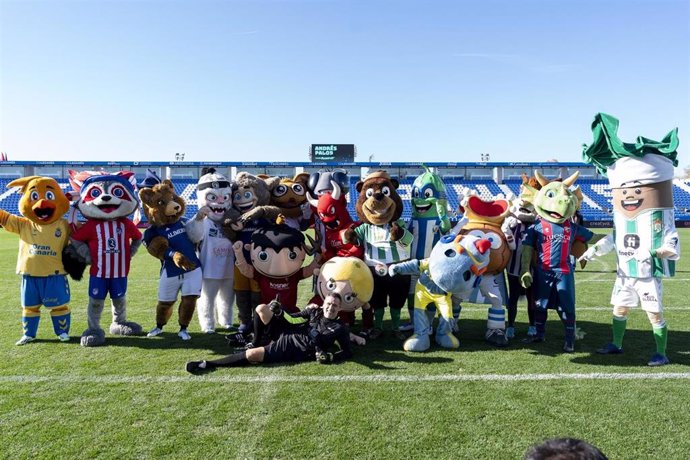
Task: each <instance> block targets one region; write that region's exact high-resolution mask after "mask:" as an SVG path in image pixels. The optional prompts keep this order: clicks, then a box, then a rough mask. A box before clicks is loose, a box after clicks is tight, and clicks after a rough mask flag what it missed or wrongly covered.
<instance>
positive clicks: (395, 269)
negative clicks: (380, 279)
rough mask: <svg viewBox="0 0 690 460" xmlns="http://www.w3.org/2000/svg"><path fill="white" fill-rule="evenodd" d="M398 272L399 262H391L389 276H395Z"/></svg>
mask: <svg viewBox="0 0 690 460" xmlns="http://www.w3.org/2000/svg"><path fill="white" fill-rule="evenodd" d="M397 274H398V264H391V265H389V266H388V276H395V275H397Z"/></svg>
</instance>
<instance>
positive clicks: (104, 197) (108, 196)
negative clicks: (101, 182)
mask: <svg viewBox="0 0 690 460" xmlns="http://www.w3.org/2000/svg"><path fill="white" fill-rule="evenodd" d="M112 198H113V197H112V196H110V195H103V196H101V200H103V201H110V200H111V199H112Z"/></svg>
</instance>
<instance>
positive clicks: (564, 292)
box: [532, 270, 575, 314]
mask: <svg viewBox="0 0 690 460" xmlns="http://www.w3.org/2000/svg"><path fill="white" fill-rule="evenodd" d="M532 291H533V292H534V303H535V305H536V306H537V308H539V309H542V310H546V309H547V308H553V309H557V307H561V309H562V310H563V311H565V312H566V313H570V314H573V313H575V276H574V274H573V273H572V272H570V273H560V272H554V271H541V270H534V283H533V285H532Z"/></svg>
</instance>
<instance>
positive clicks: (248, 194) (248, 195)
mask: <svg viewBox="0 0 690 460" xmlns="http://www.w3.org/2000/svg"><path fill="white" fill-rule="evenodd" d="M253 197H254V194H253V193H252V192H250V191H248V190H247V191H246V192H244V199H245V200H250V199H252V198H253Z"/></svg>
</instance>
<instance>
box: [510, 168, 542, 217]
mask: <svg viewBox="0 0 690 460" xmlns="http://www.w3.org/2000/svg"><path fill="white" fill-rule="evenodd" d="M525 185H529V186H531V187H533V188H535V189H536V190H539V189H540V188H541V185H539V182H538V181H537V179H536V178H535V177H527V175H526V174H523V175H522V185H521V187H520V188H521V189H524V187H525ZM510 213H511V214H512V215H513V216H515V217H516V218H517V219H518V220H519V221H520V222H524V223H526V224H529V223H532V222H534V220H535V219H536V218H537V213H536V211H535V210H534V205H533V204H532V202H531V201H530V200H528V199H527V198H526V197H525V196H523V195H520V196H518V197H516V198H513V199H512V200H510Z"/></svg>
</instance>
